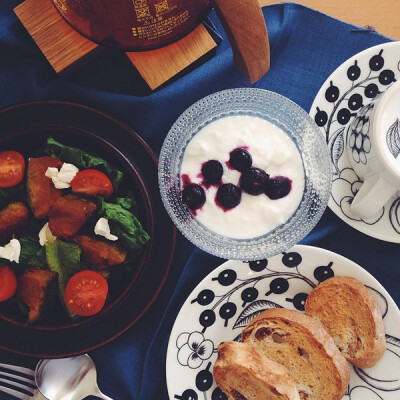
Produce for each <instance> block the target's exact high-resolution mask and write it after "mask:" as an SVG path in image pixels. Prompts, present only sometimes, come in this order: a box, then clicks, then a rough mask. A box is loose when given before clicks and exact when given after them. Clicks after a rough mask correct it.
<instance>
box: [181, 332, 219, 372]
mask: <svg viewBox="0 0 400 400" xmlns="http://www.w3.org/2000/svg"><path fill="white" fill-rule="evenodd" d="M176 346H177V347H178V349H179V350H178V362H179V363H180V364H181V365H183V366H188V367H189V368H192V369H196V368H199V367H200V366H201V364H202V363H203V361H205V360H208V359H209V358H210V357H211V355H212V353H213V351H214V343H213V342H212V341H211V340H208V339H205V337H204V335H203V334H202V333H201V332H192V333H188V332H184V333H181V334H180V335H179V336H178V338H177V339H176Z"/></svg>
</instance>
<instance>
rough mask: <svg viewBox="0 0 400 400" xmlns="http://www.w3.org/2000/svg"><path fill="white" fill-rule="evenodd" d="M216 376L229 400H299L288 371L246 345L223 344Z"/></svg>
mask: <svg viewBox="0 0 400 400" xmlns="http://www.w3.org/2000/svg"><path fill="white" fill-rule="evenodd" d="M213 373H214V379H215V381H216V383H217V385H218V386H219V387H220V389H221V390H222V391H223V392H224V393H225V394H226V395H227V396H228V399H230V400H238V399H247V400H266V399H268V400H300V397H299V393H298V391H297V389H296V384H295V382H294V380H293V378H292V377H291V376H290V375H289V374H288V372H287V370H286V368H285V367H283V366H282V365H280V364H278V363H276V362H274V361H272V360H270V359H268V358H266V357H262V356H261V355H260V354H259V353H258V352H257V351H256V350H255V349H254V348H253V347H251V346H249V345H248V344H246V343H239V342H222V343H221V344H220V345H219V346H218V358H217V361H216V362H215V364H214V370H213Z"/></svg>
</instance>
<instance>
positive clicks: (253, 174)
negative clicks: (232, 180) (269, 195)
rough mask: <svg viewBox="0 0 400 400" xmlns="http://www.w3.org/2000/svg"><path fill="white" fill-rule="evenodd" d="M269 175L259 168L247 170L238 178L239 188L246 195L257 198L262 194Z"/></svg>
mask: <svg viewBox="0 0 400 400" xmlns="http://www.w3.org/2000/svg"><path fill="white" fill-rule="evenodd" d="M268 178H269V175H268V174H267V173H266V172H265V171H264V170H262V169H260V168H254V167H252V168H248V169H246V171H244V172H243V173H242V176H241V177H240V181H239V184H240V187H241V188H242V189H243V190H244V191H245V192H246V193H248V194H252V195H254V196H257V195H259V194H261V193H263V192H264V190H265V184H266V183H267V181H268Z"/></svg>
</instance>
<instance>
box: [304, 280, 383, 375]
mask: <svg viewBox="0 0 400 400" xmlns="http://www.w3.org/2000/svg"><path fill="white" fill-rule="evenodd" d="M305 310H306V313H307V314H308V315H311V316H312V317H315V318H318V319H319V320H320V321H321V322H322V323H323V325H324V326H325V328H326V330H327V331H328V332H329V333H330V334H331V336H332V337H333V339H334V341H335V343H336V346H337V347H338V348H339V350H340V351H341V353H342V354H343V356H344V357H345V358H346V359H347V360H348V361H349V362H351V363H352V364H353V365H355V366H357V367H360V368H369V367H372V366H373V365H375V364H376V363H377V362H378V361H379V360H380V359H381V358H382V357H383V354H384V353H385V350H386V339H385V328H384V325H383V320H382V314H381V312H380V311H379V308H378V304H377V303H376V301H375V299H374V298H373V297H372V295H371V294H370V293H369V292H368V290H367V288H366V287H365V286H364V284H363V283H361V282H360V281H358V280H357V279H354V278H349V277H344V276H338V277H332V278H329V279H327V280H326V281H324V282H322V283H321V284H320V285H319V286H318V287H316V288H315V289H314V290H312V291H311V293H310V294H309V295H308V298H307V301H306V304H305Z"/></svg>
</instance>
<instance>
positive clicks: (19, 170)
mask: <svg viewBox="0 0 400 400" xmlns="http://www.w3.org/2000/svg"><path fill="white" fill-rule="evenodd" d="M24 174H25V160H24V157H23V156H22V154H21V153H18V151H14V150H5V151H2V152H1V153H0V187H2V188H7V187H11V186H15V185H18V183H20V182H21V181H22V179H23V178H24Z"/></svg>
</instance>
